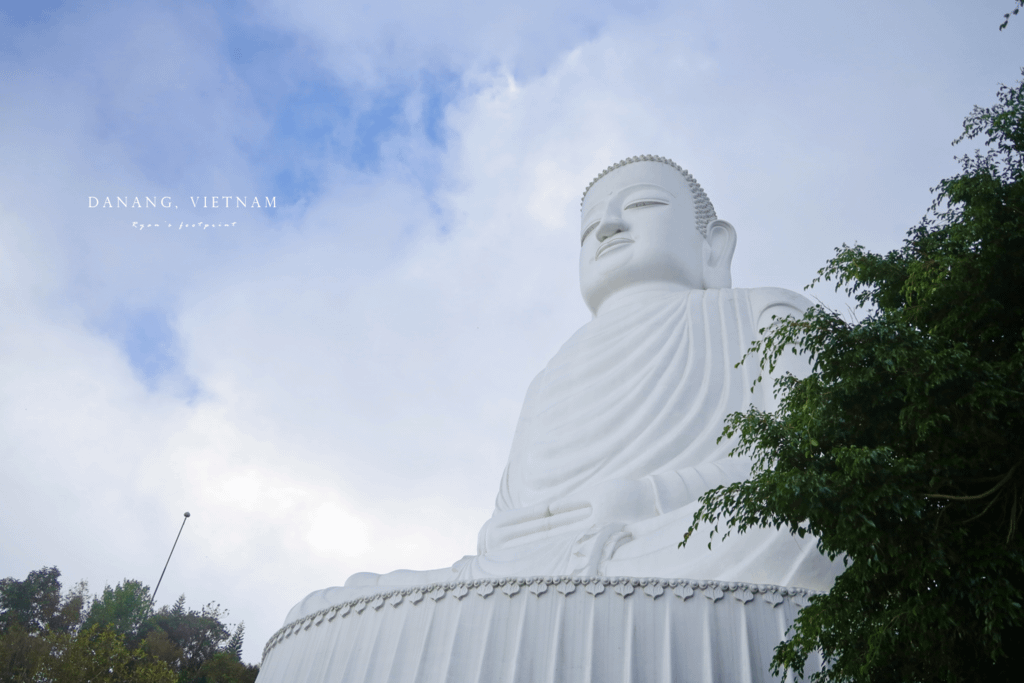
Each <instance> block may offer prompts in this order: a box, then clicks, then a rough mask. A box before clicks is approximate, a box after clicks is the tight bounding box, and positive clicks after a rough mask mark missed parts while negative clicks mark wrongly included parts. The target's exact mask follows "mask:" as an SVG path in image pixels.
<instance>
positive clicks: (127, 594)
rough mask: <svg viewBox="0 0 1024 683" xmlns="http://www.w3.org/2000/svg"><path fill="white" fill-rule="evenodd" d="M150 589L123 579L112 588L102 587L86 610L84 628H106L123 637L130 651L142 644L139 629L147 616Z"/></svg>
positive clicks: (133, 581)
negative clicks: (96, 626) (87, 610)
mask: <svg viewBox="0 0 1024 683" xmlns="http://www.w3.org/2000/svg"><path fill="white" fill-rule="evenodd" d="M149 600H150V596H149V586H144V585H142V582H141V581H135V580H132V579H125V580H124V581H122V582H121V583H119V584H117V586H115V587H114V588H111V587H110V586H105V587H104V588H103V593H102V594H100V595H98V596H96V598H95V599H94V600H93V601H92V606H91V607H90V608H89V614H88V616H87V617H86V619H85V624H84V625H85V626H86V627H89V626H93V625H99V626H109V627H110V628H112V629H113V630H114V631H116V632H117V633H120V634H121V635H122V636H124V637H125V641H126V642H127V644H128V646H129V647H131V648H137V647H138V646H139V644H140V643H141V642H142V638H141V636H140V633H139V631H140V626H142V623H143V621H144V620H145V619H146V617H147V616H149Z"/></svg>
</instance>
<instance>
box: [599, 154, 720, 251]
mask: <svg viewBox="0 0 1024 683" xmlns="http://www.w3.org/2000/svg"><path fill="white" fill-rule="evenodd" d="M637 161H657V162H658V163H660V164H665V165H667V166H671V167H672V168H674V169H676V170H677V171H679V172H680V173H681V174H682V175H683V178H685V179H686V182H687V183H688V184H689V185H690V193H691V194H692V195H693V211H694V214H695V218H696V219H697V221H696V222H697V230H699V231H700V234H702V235H704V236H705V237H707V232H708V223H710V222H711V221H713V220H716V219H717V218H718V214H716V213H715V207H714V206H713V205H712V204H711V200H710V199H709V198H708V195H707V193H706V192H704V188H702V187H701V186H700V183H698V182H697V180H696V179H695V178H694V177H693V176H692V175H690V172H689V171H687V170H686V169H684V168H683V167H681V166H680V165H679V164H677V163H676V162H674V161H672V160H671V159H666V158H665V157H659V156H655V155H653V154H641V155H640V156H636V157H629V158H628V159H623V160H622V161H620V162H618V163H615V164H612V165H611V166H609V167H608V168H606V169H604V170H603V171H601V172H600V173H598V174H597V177H596V178H594V179H593V180H591V181H590V184H589V185H587V189H585V190H583V196H582V197H580V208H581V209H582V208H583V200H584V199H586V198H587V193H588V192H590V188H592V187H593V186H594V183H596V182H597V181H598V180H600V179H601V178H603V177H604V176H606V175H608V174H609V173H611V172H612V171H614V170H615V169H617V168H619V167H620V166H625V165H626V164H633V163H636V162H637Z"/></svg>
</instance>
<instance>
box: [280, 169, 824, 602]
mask: <svg viewBox="0 0 1024 683" xmlns="http://www.w3.org/2000/svg"><path fill="white" fill-rule="evenodd" d="M735 246H736V232H735V230H734V229H733V226H732V225H730V224H729V223H727V222H725V221H722V220H718V219H717V217H716V215H715V210H714V208H713V207H712V205H711V202H710V201H709V200H708V198H707V195H706V194H705V193H704V191H703V190H702V189H701V187H700V186H699V185H698V184H697V182H696V181H695V180H694V179H693V177H692V176H691V175H690V174H689V173H687V172H686V171H684V170H682V169H681V168H680V167H679V166H677V165H676V164H675V163H674V162H672V161H669V160H667V159H664V158H661V157H651V156H644V157H633V158H631V159H627V160H625V161H623V162H620V163H618V164H616V165H614V166H612V167H610V168H608V169H606V170H605V171H604V172H602V173H601V174H600V175H599V176H598V177H597V178H596V179H595V180H594V182H592V183H591V184H590V186H589V187H588V188H587V190H586V192H585V193H584V196H583V204H582V226H581V235H580V260H579V269H580V289H581V291H582V294H583V299H584V301H585V302H586V304H587V306H588V307H589V308H590V310H591V311H592V313H593V315H594V317H593V319H592V320H591V321H590V322H589V323H587V324H586V325H584V326H583V327H582V328H580V330H578V331H577V332H576V333H575V334H574V335H573V336H572V337H571V338H570V339H569V340H568V341H567V342H566V343H565V345H564V346H563V347H562V348H561V349H560V350H559V351H558V353H557V354H556V355H555V357H554V358H552V359H551V361H550V362H549V363H548V365H547V367H545V368H544V369H543V370H542V371H541V372H540V374H538V375H537V377H536V378H535V379H534V380H533V382H532V383H531V384H530V388H529V390H528V391H527V394H526V399H525V401H524V403H523V410H522V413H521V415H520V418H519V424H518V427H517V429H516V434H515V438H514V440H513V442H512V449H511V453H510V455H509V460H508V465H507V467H506V468H505V473H504V475H503V476H502V479H501V485H500V488H499V491H498V496H497V502H496V506H495V511H494V514H493V516H492V517H491V519H490V520H488V521H487V523H485V524H484V526H483V528H482V529H481V530H480V535H479V544H478V549H477V555H475V556H468V557H465V558H463V559H462V560H460V561H458V562H456V563H455V565H454V566H452V567H450V568H445V569H439V570H433V571H426V572H419V571H404V570H400V571H397V572H392V573H390V574H384V575H377V574H365V573H364V574H356V575H354V576H352V577H351V578H350V579H349V581H348V582H347V583H346V585H345V587H344V588H332V589H326V590H324V591H318V592H316V593H313V594H312V595H310V596H309V597H307V598H306V599H305V600H303V601H302V602H301V603H300V604H299V605H297V606H296V607H295V608H294V609H293V610H292V612H291V613H290V614H289V615H288V619H287V620H286V621H289V622H291V621H294V620H296V619H299V618H301V617H303V616H304V615H307V614H312V613H314V612H316V611H317V610H321V609H324V608H325V607H326V606H329V605H331V604H337V603H338V602H340V601H341V600H347V599H351V598H353V597H354V596H358V595H360V594H368V593H369V592H372V591H374V590H377V591H379V590H381V588H380V587H382V586H403V585H424V584H429V583H435V582H453V581H469V580H476V579H488V578H494V577H513V576H515V577H530V576H619V577H623V576H625V577H630V576H632V577H661V578H690V579H707V580H715V581H726V582H730V581H731V582H745V583H748V584H774V585H778V586H799V587H801V588H807V589H811V590H828V588H829V587H830V586H831V584H832V582H833V580H834V578H835V576H837V575H838V573H839V572H841V571H842V563H841V562H839V561H836V562H832V561H829V560H828V559H827V558H825V557H824V556H822V555H821V554H820V553H819V552H818V551H817V549H816V546H815V539H814V538H812V537H810V536H808V537H805V538H803V539H798V538H795V537H793V536H792V535H790V534H789V533H788V532H785V531H778V530H774V529H758V530H753V531H749V532H747V533H745V534H737V535H732V536H730V537H728V538H726V539H725V540H722V539H721V538H720V537H716V538H715V539H714V542H713V543H712V546H711V549H710V550H709V548H708V534H709V533H710V525H703V526H702V527H700V529H699V530H698V533H697V535H696V536H695V537H694V538H692V539H691V540H690V541H689V542H688V543H687V545H686V546H684V547H683V548H678V547H677V546H678V544H679V541H681V540H682V539H683V536H684V534H685V532H686V530H687V528H688V527H689V525H690V523H691V521H692V520H693V515H694V513H695V512H696V510H697V508H698V507H699V503H698V502H697V499H698V497H699V496H700V495H701V494H703V493H705V492H706V491H708V490H710V489H712V488H714V487H716V486H719V485H722V484H730V483H733V482H736V481H740V480H742V479H744V478H746V477H747V476H748V474H749V471H750V462H749V461H748V460H746V459H743V458H734V457H728V453H729V451H730V449H731V448H732V446H733V443H732V442H730V441H729V440H724V439H723V440H722V441H721V443H719V442H718V439H719V436H720V435H721V434H722V429H723V425H724V420H725V418H726V416H727V415H729V414H730V413H732V412H734V411H742V410H745V409H747V408H748V407H749V406H751V405H754V406H758V407H760V408H763V409H772V408H773V407H774V404H773V397H772V393H771V388H772V381H771V378H765V381H764V382H762V383H759V384H756V386H755V379H756V378H757V376H758V375H759V374H760V368H759V366H758V363H757V359H756V358H748V359H747V361H746V362H745V363H743V364H742V365H740V366H739V367H738V368H737V367H735V366H736V365H737V363H739V361H740V360H741V358H742V357H743V355H744V353H745V352H746V351H747V350H748V348H749V347H750V344H751V342H753V341H754V340H755V339H756V338H757V336H758V334H759V330H761V329H763V328H766V327H768V326H770V325H771V324H772V319H773V318H774V317H781V316H788V315H800V314H801V313H802V312H803V310H804V309H805V308H806V307H807V306H808V305H809V302H808V301H807V300H806V299H805V298H803V297H802V296H800V295H798V294H796V293H794V292H790V291H787V290H783V289H775V288H763V289H731V275H730V265H731V260H732V255H733V250H734V248H735ZM785 362H789V363H791V367H779V368H777V370H776V371H777V372H786V371H791V372H794V373H795V374H799V373H806V371H807V366H806V360H805V359H801V358H800V357H798V356H793V355H790V354H786V356H785ZM752 386H753V387H754V390H753V392H752V391H751V387H752Z"/></svg>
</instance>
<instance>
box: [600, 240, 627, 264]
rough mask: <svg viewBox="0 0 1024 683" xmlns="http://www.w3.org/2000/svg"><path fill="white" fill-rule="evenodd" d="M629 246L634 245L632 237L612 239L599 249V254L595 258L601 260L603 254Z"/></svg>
mask: <svg viewBox="0 0 1024 683" xmlns="http://www.w3.org/2000/svg"><path fill="white" fill-rule="evenodd" d="M627 244H633V239H632V238H630V237H612V238H610V239H607V240H605V241H604V243H602V244H601V246H599V247H598V248H597V253H596V254H595V255H594V258H595V259H599V258H601V255H602V254H605V253H607V252H609V251H612V250H613V249H617V248H618V247H623V246H626V245H627Z"/></svg>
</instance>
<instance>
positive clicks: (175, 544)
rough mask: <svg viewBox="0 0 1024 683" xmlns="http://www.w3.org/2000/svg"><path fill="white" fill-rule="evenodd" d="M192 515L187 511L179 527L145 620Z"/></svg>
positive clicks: (144, 618)
mask: <svg viewBox="0 0 1024 683" xmlns="http://www.w3.org/2000/svg"><path fill="white" fill-rule="evenodd" d="M191 516H192V515H190V514H189V513H187V512H186V513H185V519H183V520H181V528H179V529H178V535H177V536H175V537H174V545H172V546H171V552H170V554H169V555H168V556H167V561H166V562H164V571H162V572H160V578H159V579H158V580H157V582H156V588H154V589H153V595H152V596H150V598H149V605H147V606H146V612H145V615H144V616H143V617H142V620H143V621H145V620H146V617H148V616H149V611H150V610H151V609H153V601H154V600H156V592H157V591H158V590H160V582H161V581H163V580H164V573H165V572H166V571H167V565H169V564H170V563H171V555H174V549H175V548H177V547H178V539H179V538H181V531H182V529H184V528H185V522H187V521H188V518H189V517H191Z"/></svg>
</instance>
